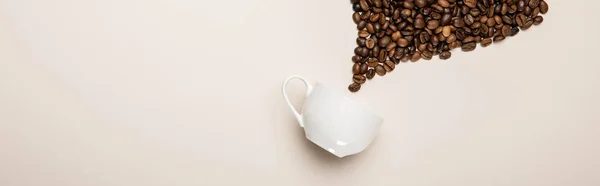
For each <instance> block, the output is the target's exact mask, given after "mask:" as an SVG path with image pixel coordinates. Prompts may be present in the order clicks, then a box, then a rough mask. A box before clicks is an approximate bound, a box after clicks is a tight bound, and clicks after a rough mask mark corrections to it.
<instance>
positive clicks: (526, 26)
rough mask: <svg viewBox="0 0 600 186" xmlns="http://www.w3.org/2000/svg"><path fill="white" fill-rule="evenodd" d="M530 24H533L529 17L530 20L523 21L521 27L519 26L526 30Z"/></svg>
mask: <svg viewBox="0 0 600 186" xmlns="http://www.w3.org/2000/svg"><path fill="white" fill-rule="evenodd" d="M531 26H533V20H531V19H530V20H528V21H527V22H525V24H523V27H521V28H523V29H525V30H527V29H529V28H530V27H531Z"/></svg>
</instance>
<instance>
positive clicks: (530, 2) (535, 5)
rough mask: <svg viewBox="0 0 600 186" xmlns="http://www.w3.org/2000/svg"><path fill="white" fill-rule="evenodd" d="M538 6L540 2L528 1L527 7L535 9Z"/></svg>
mask: <svg viewBox="0 0 600 186" xmlns="http://www.w3.org/2000/svg"><path fill="white" fill-rule="evenodd" d="M539 4H540V0H529V7H530V8H532V9H533V8H537V7H538V5H539Z"/></svg>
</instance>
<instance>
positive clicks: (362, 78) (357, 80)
mask: <svg viewBox="0 0 600 186" xmlns="http://www.w3.org/2000/svg"><path fill="white" fill-rule="evenodd" d="M352 80H353V81H354V83H358V84H363V83H365V82H366V81H367V78H366V77H365V76H363V75H358V74H357V75H354V77H353V78H352Z"/></svg>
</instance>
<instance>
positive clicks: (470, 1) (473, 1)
mask: <svg viewBox="0 0 600 186" xmlns="http://www.w3.org/2000/svg"><path fill="white" fill-rule="evenodd" d="M463 2H464V4H465V5H467V6H468V7H470V8H475V5H477V0H463Z"/></svg>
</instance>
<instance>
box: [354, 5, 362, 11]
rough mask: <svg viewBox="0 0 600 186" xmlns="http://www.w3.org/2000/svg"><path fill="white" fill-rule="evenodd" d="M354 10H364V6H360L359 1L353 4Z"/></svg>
mask: <svg viewBox="0 0 600 186" xmlns="http://www.w3.org/2000/svg"><path fill="white" fill-rule="evenodd" d="M352 10H354V11H355V12H362V8H360V4H359V3H354V4H352Z"/></svg>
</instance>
